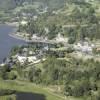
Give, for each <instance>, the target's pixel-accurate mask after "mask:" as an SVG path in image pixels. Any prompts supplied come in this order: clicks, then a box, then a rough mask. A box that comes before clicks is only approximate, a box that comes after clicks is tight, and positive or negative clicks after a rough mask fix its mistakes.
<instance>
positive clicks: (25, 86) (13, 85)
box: [0, 81, 64, 100]
mask: <svg viewBox="0 0 100 100" xmlns="http://www.w3.org/2000/svg"><path fill="white" fill-rule="evenodd" d="M0 89H9V90H16V91H19V92H29V93H30V92H31V93H38V94H43V95H45V97H46V100H64V99H63V96H59V95H57V94H54V93H52V92H50V91H49V90H48V89H46V88H42V86H37V85H35V84H32V83H28V82H19V81H0ZM7 97H8V96H0V100H8V99H7ZM11 97H12V98H14V97H15V96H14V95H11ZM13 100H14V99H13Z"/></svg>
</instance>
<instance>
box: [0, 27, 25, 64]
mask: <svg viewBox="0 0 100 100" xmlns="http://www.w3.org/2000/svg"><path fill="white" fill-rule="evenodd" d="M15 29H16V27H15V26H10V25H0V63H1V62H2V61H3V59H4V58H5V57H7V56H8V55H9V52H10V50H11V48H12V47H13V46H16V45H23V44H25V42H24V41H22V40H18V39H15V38H12V37H10V36H9V34H10V33H13V32H14V31H15Z"/></svg>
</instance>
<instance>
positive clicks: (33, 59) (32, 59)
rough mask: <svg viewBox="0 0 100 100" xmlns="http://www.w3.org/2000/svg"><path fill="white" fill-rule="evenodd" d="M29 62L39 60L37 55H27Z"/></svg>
mask: <svg viewBox="0 0 100 100" xmlns="http://www.w3.org/2000/svg"><path fill="white" fill-rule="evenodd" d="M27 60H28V62H34V61H36V60H37V58H36V56H30V57H27Z"/></svg>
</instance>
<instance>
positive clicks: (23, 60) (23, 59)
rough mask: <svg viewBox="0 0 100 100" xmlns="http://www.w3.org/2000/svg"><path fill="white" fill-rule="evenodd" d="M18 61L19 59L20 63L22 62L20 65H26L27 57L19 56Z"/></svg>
mask: <svg viewBox="0 0 100 100" xmlns="http://www.w3.org/2000/svg"><path fill="white" fill-rule="evenodd" d="M17 59H18V61H19V62H20V63H22V64H24V63H25V61H26V60H27V57H25V56H19V55H18V56H17Z"/></svg>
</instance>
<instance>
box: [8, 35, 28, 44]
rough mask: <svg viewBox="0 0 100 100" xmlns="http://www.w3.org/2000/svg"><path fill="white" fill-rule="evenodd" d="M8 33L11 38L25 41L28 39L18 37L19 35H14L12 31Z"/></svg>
mask: <svg viewBox="0 0 100 100" xmlns="http://www.w3.org/2000/svg"><path fill="white" fill-rule="evenodd" d="M8 35H9V36H10V37H12V38H15V39H17V40H22V41H25V42H27V41H28V40H27V39H25V38H22V37H20V36H18V35H15V34H14V33H10V34H8Z"/></svg>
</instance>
